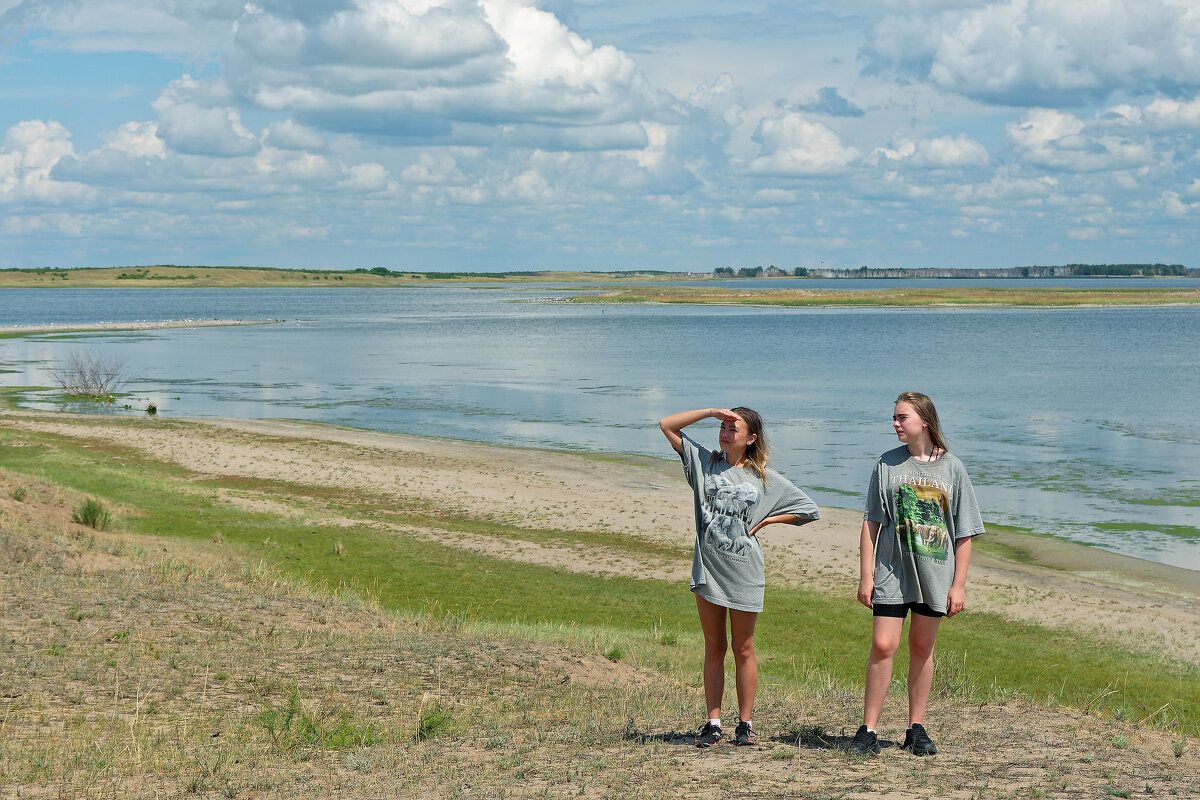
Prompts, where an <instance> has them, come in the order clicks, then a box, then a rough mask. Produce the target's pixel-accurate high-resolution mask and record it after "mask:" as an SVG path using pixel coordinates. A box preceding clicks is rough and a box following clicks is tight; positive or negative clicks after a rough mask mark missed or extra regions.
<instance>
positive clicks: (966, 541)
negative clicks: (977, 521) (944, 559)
mask: <svg viewBox="0 0 1200 800" xmlns="http://www.w3.org/2000/svg"><path fill="white" fill-rule="evenodd" d="M973 538H975V537H973V536H964V537H963V538H961V539H955V540H954V583H952V584H950V591H949V592H948V593H947V594H946V616H947V617H953V616H954V615H955V614H957V613H958V612H960V611H962V610H963V609H964V608H966V607H967V567H969V566H970V565H971V540H972V539H973Z"/></svg>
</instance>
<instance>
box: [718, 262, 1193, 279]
mask: <svg viewBox="0 0 1200 800" xmlns="http://www.w3.org/2000/svg"><path fill="white" fill-rule="evenodd" d="M788 275H792V276H795V277H797V278H1085V277H1180V278H1200V269H1189V268H1187V267H1185V266H1183V265H1182V264H1065V265H1061V266H1030V267H1005V268H997V269H954V268H948V267H867V266H862V267H854V268H852V269H833V268H825V267H819V268H812V267H809V268H806V267H796V268H795V269H793V270H790V271H788V270H783V269H780V268H779V267H776V266H775V265H774V264H772V265H771V266H769V267H767V268H766V269H764V268H763V267H740V268H736V269H735V268H734V267H717V268H716V269H714V270H713V277H716V278H762V277H767V278H782V277H786V276H788Z"/></svg>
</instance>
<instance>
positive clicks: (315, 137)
mask: <svg viewBox="0 0 1200 800" xmlns="http://www.w3.org/2000/svg"><path fill="white" fill-rule="evenodd" d="M263 143H264V144H266V145H267V146H268V147H277V148H279V149H281V150H321V149H323V148H324V147H325V137H323V136H322V135H321V134H320V133H318V132H317V131H315V130H313V129H312V128H309V127H307V126H305V125H301V124H300V123H298V122H295V121H294V120H290V119H285V120H282V121H281V122H276V123H273V124H272V125H271V126H270V127H268V128H267V130H266V133H265V135H264V136H263Z"/></svg>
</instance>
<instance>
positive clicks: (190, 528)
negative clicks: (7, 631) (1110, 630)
mask: <svg viewBox="0 0 1200 800" xmlns="http://www.w3.org/2000/svg"><path fill="white" fill-rule="evenodd" d="M114 424H120V423H119V422H117V423H114ZM17 440H22V443H23V444H24V445H25V446H22V447H10V446H3V445H7V444H12V443H13V442H15V441H17ZM85 445H89V446H85ZM114 452H122V453H123V454H124V458H123V459H122V460H119V461H118V460H117V459H114V458H113V453H114ZM0 467H3V468H6V469H9V470H12V471H14V472H18V473H21V474H26V475H29V476H31V477H34V478H37V479H40V480H50V481H53V482H55V483H58V484H60V485H62V486H64V487H69V488H70V489H73V490H75V491H77V492H80V493H82V494H85V495H89V496H93V497H97V498H100V499H101V500H102V502H105V503H107V504H113V505H119V506H121V507H123V508H127V509H136V512H137V513H128V514H126V513H124V512H123V513H122V518H121V526H122V530H125V531H128V532H129V533H133V534H146V535H156V536H162V537H186V538H188V539H191V540H195V541H198V542H202V543H204V544H205V546H214V545H212V544H211V542H212V540H213V539H214V537H215V535H216V534H218V533H219V534H221V536H222V540H223V541H222V543H221V544H220V547H221V548H222V552H229V553H233V554H234V555H240V557H241V558H242V559H243V560H244V561H245V562H246V563H247V564H255V563H258V562H265V563H267V564H269V565H271V566H273V567H274V568H276V569H279V570H281V571H283V572H284V573H287V574H290V575H292V576H295V577H297V578H300V579H302V580H303V581H305V582H307V583H308V584H309V585H311V586H314V587H318V588H322V589H324V590H328V591H339V592H345V591H350V592H353V593H356V594H359V595H361V596H365V597H370V598H372V599H375V600H377V601H378V602H379V603H381V604H382V605H383V606H385V607H387V608H392V609H396V610H399V611H402V612H405V613H407V614H411V615H416V616H430V617H436V618H438V619H448V620H452V621H453V620H457V621H458V623H459V624H463V625H484V626H492V627H494V628H495V629H497V630H500V631H506V632H507V633H508V634H509V635H515V636H535V637H539V638H545V639H550V640H555V641H564V642H567V643H570V644H574V645H581V644H582V645H583V646H591V647H592V648H594V650H595V652H598V653H601V654H603V655H606V656H608V657H609V658H612V659H614V660H616V659H620V660H622V661H626V662H629V663H634V664H639V663H641V664H648V665H651V666H654V667H656V668H658V669H661V670H663V671H665V672H667V673H668V674H674V675H679V676H681V677H683V678H684V679H685V680H689V681H695V682H698V680H699V664H700V660H701V647H700V641H701V640H700V635H699V630H698V629H699V626H698V624H697V622H696V618H695V615H696V611H695V604H694V601H693V599H692V597H691V596H690V594H689V592H688V591H687V587H686V586H685V585H682V584H676V583H668V582H665V581H660V580H652V579H638V578H628V577H597V576H591V575H581V574H574V573H571V572H567V571H565V570H561V569H554V568H550V567H545V566H539V565H534V564H524V563H516V562H508V561H504V560H500V559H495V558H490V557H487V556H484V555H479V554H475V553H471V552H468V551H464V550H461V549H458V548H454V547H450V546H447V545H443V544H440V543H437V542H433V541H427V540H418V539H412V538H409V537H405V536H399V535H395V534H392V533H388V532H383V531H379V530H375V529H373V528H370V527H367V526H362V527H342V526H335V525H302V524H297V523H296V522H294V521H292V520H289V519H286V518H284V517H282V516H278V515H272V514H267V513H257V512H248V511H243V510H239V509H235V508H233V507H230V506H229V505H227V504H225V503H223V502H222V501H221V498H220V497H219V496H218V494H217V492H216V491H215V490H216V489H217V488H218V487H217V486H214V485H205V484H197V483H195V482H193V481H192V480H191V476H189V475H188V474H187V473H186V471H184V470H181V469H180V468H178V467H173V466H171V465H167V464H160V463H157V462H154V461H152V460H151V459H148V458H145V457H133V456H132V455H130V454H129V453H128V452H127V451H125V450H123V449H122V448H119V447H114V446H107V447H102V446H99V444H98V443H97V442H80V441H77V440H73V439H70V438H68V437H62V436H54V435H49V434H35V433H30V432H21V431H13V430H11V429H0ZM218 483H219V482H218ZM234 484H236V485H239V486H241V487H243V488H247V487H249V486H254V488H255V489H261V488H265V487H264V486H263V485H262V484H259V483H256V482H253V481H249V482H242V481H237V482H234ZM271 486H272V487H273V490H274V491H275V492H276V495H275V496H276V497H277V498H279V499H286V495H288V494H291V495H293V496H296V497H297V498H300V499H303V498H305V497H307V498H319V499H321V500H323V501H325V500H330V499H332V500H337V501H342V500H347V501H348V500H350V498H344V497H341V496H339V495H338V493H337V492H335V491H333V490H329V489H324V488H319V487H301V486H291V485H288V486H279V485H275V484H271ZM220 488H226V487H220ZM359 500H363V498H359ZM404 513H408V512H404ZM420 518H421V519H427V520H428V521H429V524H431V525H436V526H439V527H443V528H451V527H453V526H477V527H475V528H471V530H478V531H480V532H483V533H487V534H488V535H498V536H504V537H521V538H525V537H528V536H531V535H540V536H545V537H547V539H554V538H555V537H557V540H562V541H587V542H588V543H591V544H603V545H605V546H611V547H612V548H613V549H614V551H616V552H620V551H621V550H629V549H631V548H636V547H641V546H642V545H641V544H640V543H638V542H636V540H633V539H632V537H630V538H628V539H627V538H624V537H619V536H617V535H615V534H611V535H606V534H583V533H580V532H572V531H551V530H542V531H538V532H533V533H531V532H529V531H525V530H517V529H515V528H513V527H511V526H510V527H508V528H505V527H504V526H497V525H496V523H493V522H490V521H478V520H471V519H469V518H467V517H463V516H455V515H445V516H442V515H438V514H436V513H434V512H432V511H428V510H426V511H423V512H421V515H420ZM454 529H461V528H454ZM588 537H591V538H588ZM337 545H343V546H341V547H336V546H337ZM664 552H667V553H670V554H672V555H674V556H676V557H680V558H686V554H685V553H683V552H681V551H680V549H679V548H665V550H664ZM870 628H871V618H870V613H869V612H868V611H867V610H866V609H864V608H862V607H861V606H859V605H858V604H856V603H853V602H850V601H848V600H846V599H845V597H842V596H837V597H832V596H826V595H823V594H819V593H817V592H813V591H809V590H806V589H804V588H799V587H796V588H793V587H787V588H784V587H778V586H769V587H768V590H767V598H766V613H764V614H763V615H762V616H761V617H760V618H759V621H758V627H757V633H758V635H757V636H756V637H755V644H756V648H757V650H758V655H759V664H760V676H761V678H760V679H761V680H762V681H763V682H764V684H776V685H784V686H787V685H792V686H797V687H799V686H807V687H812V686H813V685H814V684H815V685H819V686H824V687H841V688H842V689H848V690H854V691H858V690H859V688H860V687H861V683H862V678H863V675H862V673H863V669H864V664H865V661H866V655H867V649H868V646H869V639H870ZM938 649H939V654H940V664H939V677H938V679H937V684H936V686H935V691H941V692H942V695H943V696H954V697H959V698H961V699H963V700H966V701H977V702H986V701H991V700H996V699H1003V698H1006V697H1012V696H1014V695H1020V696H1025V697H1028V698H1031V699H1033V700H1037V701H1043V702H1045V701H1048V702H1051V703H1062V704H1065V705H1068V706H1072V707H1076V708H1087V709H1089V710H1102V711H1106V712H1108V713H1113V712H1114V711H1115V709H1117V708H1137V707H1138V706H1144V707H1146V708H1159V707H1160V706H1162V705H1164V704H1170V706H1171V708H1173V709H1174V710H1175V712H1176V714H1177V715H1178V718H1179V719H1180V720H1181V727H1183V728H1184V730H1185V731H1186V732H1187V733H1188V735H1191V736H1196V735H1200V669H1198V668H1197V667H1195V666H1193V665H1189V664H1186V663H1183V662H1174V661H1170V660H1167V659H1165V658H1162V657H1158V656H1154V655H1148V654H1144V653H1136V652H1131V651H1126V650H1124V649H1122V648H1121V647H1120V646H1119V645H1118V644H1116V643H1114V642H1109V641H1103V640H1099V639H1097V638H1095V637H1094V636H1088V635H1082V634H1077V633H1074V632H1072V631H1068V630H1054V629H1047V628H1041V627H1038V626H1036V625H1031V624H1025V623H1018V622H1012V621H1008V620H1005V619H1002V618H1000V617H999V616H995V615H990V614H984V613H972V614H969V615H964V616H963V617H959V618H956V619H955V620H953V621H950V622H947V624H946V625H945V626H944V627H943V633H942V635H941V638H940V641H939V646H938ZM905 659H906V656H905V649H904V648H902V649H901V653H900V654H899V656H898V657H897V664H896V673H895V674H896V675H898V676H903V675H904V670H905V669H906V663H905ZM938 687H940V689H939V688H938ZM891 702H893V703H899V702H903V701H902V699H900V698H893V699H892V701H891ZM267 711H269V710H268V709H264V713H267ZM297 713H299V712H297ZM313 719H314V720H316V721H318V722H320V725H322V726H324V727H322V728H321V729H320V731H315V730H314V731H306V729H304V727H303V725H302V724H301V723H302V722H303V719H302V718H300V719H297V718H296V716H295V715H293V716H292V718H291V719H290V720H289V719H287V709H286V708H284V709H280V708H276V709H274V710H273V711H271V712H270V715H269V716H265V717H264V718H263V719H262V723H263V724H264V725H267V724H268V722H269V723H270V724H271V725H273V726H274V727H275V729H276V730H277V731H278V732H279V735H280V736H281V737H283V738H281V739H280V741H281V742H282V743H283V746H284V747H285V748H286V747H291V746H292V743H298V746H299V745H303V744H304V743H305V742H306V741H310V740H311V739H312V737H315V736H318V735H320V736H324V737H327V738H328V737H333V738H330V739H329V742H333V741H335V739H336V741H338V742H341V741H343V738H339V737H343V734H341V733H337V732H336V730H337V729H336V719H335V718H333V717H320V718H319V719H318V718H317V717H314V718H313ZM285 723H286V724H285ZM314 724H315V723H314ZM443 724H448V723H443ZM439 727H440V725H439ZM289 731H290V733H289ZM329 731H333V733H330V732H329ZM356 735H357V734H355V733H354V732H353V731H350V732H345V734H344V741H345V742H348V743H352V742H353V741H354V739H355V736H356ZM365 735H366V734H364V736H365ZM288 737H290V738H288ZM325 746H334V745H333V744H329V743H328V742H327V743H326V744H325ZM347 746H353V745H352V744H347Z"/></svg>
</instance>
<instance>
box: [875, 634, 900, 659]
mask: <svg viewBox="0 0 1200 800" xmlns="http://www.w3.org/2000/svg"><path fill="white" fill-rule="evenodd" d="M899 648H900V640H899V639H895V638H893V637H891V636H875V637H873V638H872V639H871V660H872V661H886V660H888V659H890V658H892V657H893V656H895V655H896V650H898V649H899Z"/></svg>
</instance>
